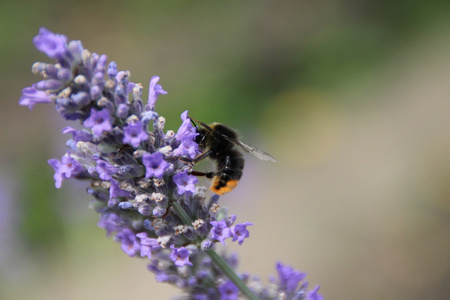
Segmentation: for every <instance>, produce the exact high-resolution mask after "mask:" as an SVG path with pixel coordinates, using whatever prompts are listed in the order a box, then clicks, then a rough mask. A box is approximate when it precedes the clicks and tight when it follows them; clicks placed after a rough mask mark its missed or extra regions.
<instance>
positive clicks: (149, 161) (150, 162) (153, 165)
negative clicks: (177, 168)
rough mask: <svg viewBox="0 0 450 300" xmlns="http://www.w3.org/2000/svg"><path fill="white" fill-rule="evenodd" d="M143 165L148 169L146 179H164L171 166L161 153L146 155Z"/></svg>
mask: <svg viewBox="0 0 450 300" xmlns="http://www.w3.org/2000/svg"><path fill="white" fill-rule="evenodd" d="M142 163H143V164H144V166H145V168H146V171H145V178H151V177H155V178H162V177H163V175H164V172H165V171H166V170H167V169H168V168H169V167H170V164H169V163H168V162H166V161H165V160H164V157H163V155H162V153H161V152H155V153H153V154H148V153H145V154H144V156H143V157H142Z"/></svg>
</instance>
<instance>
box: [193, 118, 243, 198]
mask: <svg viewBox="0 0 450 300" xmlns="http://www.w3.org/2000/svg"><path fill="white" fill-rule="evenodd" d="M209 127H210V128H211V129H212V131H211V132H209V131H208V130H206V129H204V128H201V129H199V130H198V133H199V135H198V136H197V138H196V142H197V143H198V144H199V146H200V148H202V149H203V150H209V151H210V154H209V158H211V159H212V160H213V161H214V162H215V163H216V172H214V173H212V174H211V175H213V176H207V177H212V178H213V182H212V184H211V188H210V189H211V190H212V191H213V192H214V193H216V194H219V195H223V194H225V193H228V192H229V191H231V190H232V189H233V188H235V187H236V186H237V184H238V182H239V180H240V179H241V177H242V171H243V169H244V156H243V155H242V153H241V152H240V151H239V150H238V149H237V147H236V146H235V145H234V144H233V143H231V142H230V141H229V140H228V139H226V138H224V136H225V137H228V138H229V139H231V140H235V139H237V138H238V135H237V133H236V131H234V130H233V129H231V128H229V127H227V126H225V125H223V124H219V123H213V124H211V125H209Z"/></svg>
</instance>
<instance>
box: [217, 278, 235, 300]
mask: <svg viewBox="0 0 450 300" xmlns="http://www.w3.org/2000/svg"><path fill="white" fill-rule="evenodd" d="M219 292H220V300H238V299H239V297H238V294H239V289H238V288H237V287H236V286H235V285H234V283H232V282H231V281H230V280H228V281H227V282H225V283H224V284H222V285H221V286H219Z"/></svg>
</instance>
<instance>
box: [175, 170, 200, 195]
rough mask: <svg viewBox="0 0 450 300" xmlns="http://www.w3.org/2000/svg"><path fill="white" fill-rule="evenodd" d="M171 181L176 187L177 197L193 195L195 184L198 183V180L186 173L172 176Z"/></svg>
mask: <svg viewBox="0 0 450 300" xmlns="http://www.w3.org/2000/svg"><path fill="white" fill-rule="evenodd" d="M173 181H174V182H175V184H176V185H177V192H178V195H184V194H186V196H188V197H189V196H191V195H193V194H194V193H195V184H196V183H197V182H198V178H197V177H195V176H192V175H188V174H187V173H186V172H180V173H177V174H175V176H173Z"/></svg>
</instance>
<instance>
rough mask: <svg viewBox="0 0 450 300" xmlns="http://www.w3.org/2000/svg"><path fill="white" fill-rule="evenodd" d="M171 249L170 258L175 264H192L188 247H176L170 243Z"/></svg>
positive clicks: (180, 265) (178, 265)
mask: <svg viewBox="0 0 450 300" xmlns="http://www.w3.org/2000/svg"><path fill="white" fill-rule="evenodd" d="M170 249H172V253H170V259H171V260H172V261H173V262H174V263H175V266H177V267H182V266H184V265H188V266H192V263H191V262H190V261H189V255H190V253H189V250H188V249H187V248H186V247H180V248H175V245H170Z"/></svg>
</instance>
